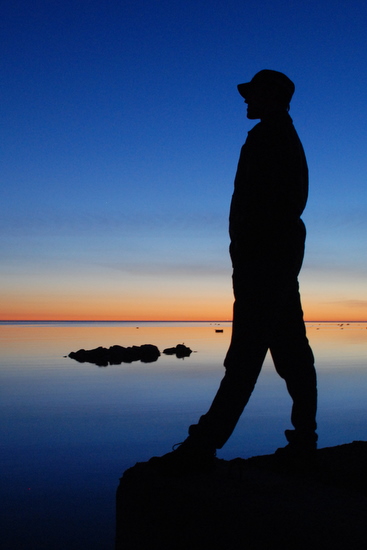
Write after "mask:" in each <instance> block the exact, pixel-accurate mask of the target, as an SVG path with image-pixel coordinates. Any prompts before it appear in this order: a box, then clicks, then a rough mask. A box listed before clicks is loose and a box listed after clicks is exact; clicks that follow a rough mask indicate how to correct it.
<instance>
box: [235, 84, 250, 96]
mask: <svg viewBox="0 0 367 550" xmlns="http://www.w3.org/2000/svg"><path fill="white" fill-rule="evenodd" d="M237 90H238V91H239V93H240V95H241V96H242V97H243V98H245V99H246V97H247V96H248V94H249V90H250V82H245V83H244V84H238V86H237Z"/></svg>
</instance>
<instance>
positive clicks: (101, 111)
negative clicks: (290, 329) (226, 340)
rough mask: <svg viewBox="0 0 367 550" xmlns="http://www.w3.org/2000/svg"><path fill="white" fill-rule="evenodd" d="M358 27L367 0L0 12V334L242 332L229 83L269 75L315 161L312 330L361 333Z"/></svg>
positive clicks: (365, 196)
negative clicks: (174, 324)
mask: <svg viewBox="0 0 367 550" xmlns="http://www.w3.org/2000/svg"><path fill="white" fill-rule="evenodd" d="M366 25H367V3H366V2H364V1H363V0H335V1H333V0H319V1H314V0H308V1H307V2H306V1H303V0H283V1H281V0H263V1H262V2H259V1H258V0H247V1H246V0H241V1H240V0H226V1H225V2H213V1H212V0H185V1H181V0H175V1H172V0H123V1H122V0H33V1H32V2H29V1H28V0H12V1H10V0H3V1H2V2H0V29H1V31H0V39H1V52H2V55H1V59H0V66H1V74H2V86H1V88H2V91H1V96H2V99H1V111H0V112H1V114H0V118H1V133H2V145H1V149H0V151H1V157H2V162H1V170H0V182H1V183H0V254H1V263H0V319H2V320H19V319H23V320H36V319H49V320H52V319H65V320H84V319H96V320H108V319H110V320H144V319H145V320H153V319H165V320H174V319H177V320H189V319H190V320H197V319H203V320H226V319H231V315H232V302H233V297H232V287H231V264H230V259H229V255H228V245H229V237H228V211H229V204H230V199H231V195H232V191H233V179H234V175H235V171H236V166H237V162H238V156H239V151H240V148H241V146H242V144H243V142H244V141H245V139H246V136H247V132H248V131H249V130H250V129H251V128H252V127H253V125H254V121H250V120H248V119H247V118H246V106H245V105H244V103H243V100H242V98H241V97H240V96H239V94H238V92H237V88H236V86H237V84H238V83H240V82H246V81H248V80H250V79H251V78H252V76H253V75H254V74H255V73H256V72H257V71H259V70H261V69H264V68H267V69H275V70H279V71H282V72H284V73H286V74H287V75H288V76H289V77H290V78H291V79H292V80H293V81H294V82H295V85H296V92H295V95H294V98H293V100H292V104H291V111H290V114H291V116H292V118H293V121H294V124H295V127H296V129H297V131H298V134H299V136H300V138H301V141H302V143H303V146H304V149H305V152H306V156H307V160H308V165H309V172H310V195H309V201H308V205H307V209H306V211H305V213H304V216H303V219H304V221H305V223H306V226H307V243H306V256H305V261H304V266H303V269H302V272H301V275H300V285H301V293H302V300H303V308H304V312H305V318H306V320H309V321H311V320H312V321H315V320H320V321H322V320H324V321H325V320H350V321H365V320H367V285H366V275H367V253H366V252H367V192H366V174H367V156H366V151H367V125H366V119H367V101H366V90H367V33H366ZM255 123H256V121H255Z"/></svg>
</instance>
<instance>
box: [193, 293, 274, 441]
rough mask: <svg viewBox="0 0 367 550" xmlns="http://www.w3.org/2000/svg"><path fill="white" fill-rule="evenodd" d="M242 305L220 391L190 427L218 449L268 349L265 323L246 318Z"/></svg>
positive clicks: (236, 310) (237, 306) (244, 402)
mask: <svg viewBox="0 0 367 550" xmlns="http://www.w3.org/2000/svg"><path fill="white" fill-rule="evenodd" d="M241 308H242V304H239V303H238V301H236V302H235V304H234V316H233V328H232V339H231V344H230V347H229V349H228V352H227V355H226V358H225V361H224V366H225V368H226V372H225V375H224V377H223V379H222V381H221V383H220V386H219V389H218V391H217V394H216V396H215V397H214V400H213V402H212V404H211V406H210V408H209V410H208V412H207V413H206V414H204V415H203V416H202V417H201V418H200V420H199V422H198V424H196V425H193V426H190V429H189V433H190V434H191V435H195V436H197V437H200V436H201V437H205V438H206V439H208V440H210V441H211V442H212V443H213V445H214V446H215V448H216V449H221V448H222V447H223V445H224V444H225V443H226V441H227V440H228V439H229V437H230V436H231V434H232V432H233V430H234V429H235V427H236V424H237V422H238V420H239V418H240V416H241V414H242V412H243V410H244V408H245V406H246V405H247V402H248V400H249V399H250V396H251V394H252V391H253V389H254V387H255V384H256V381H257V378H258V376H259V374H260V371H261V367H262V364H263V362H264V359H265V356H266V353H267V350H268V345H267V340H266V337H265V336H264V326H263V325H262V326H261V323H259V322H257V320H256V318H253V319H252V320H251V321H250V322H247V321H244V319H243V313H242V311H241ZM239 310H240V311H239Z"/></svg>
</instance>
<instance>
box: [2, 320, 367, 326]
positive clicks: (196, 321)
mask: <svg viewBox="0 0 367 550" xmlns="http://www.w3.org/2000/svg"><path fill="white" fill-rule="evenodd" d="M231 322H232V321H231V320H230V319H225V320H224V319H220V320H214V321H213V320H208V319H118V320H116V319H0V323H1V324H5V323H12V324H16V323H22V324H24V323H133V324H139V323H160V324H161V323H208V324H212V325H216V324H220V323H231ZM305 323H306V324H311V323H323V324H325V323H329V324H341V323H343V324H365V323H367V320H364V321H363V320H361V321H351V320H348V319H347V320H346V319H339V320H331V321H330V320H322V321H320V320H305Z"/></svg>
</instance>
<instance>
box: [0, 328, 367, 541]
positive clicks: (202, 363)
mask: <svg viewBox="0 0 367 550" xmlns="http://www.w3.org/2000/svg"><path fill="white" fill-rule="evenodd" d="M137 326H138V327H139V328H137ZM216 328H221V329H223V333H216V332H215V329H216ZM230 330H231V329H230V324H229V323H228V324H226V323H221V326H220V327H218V326H216V325H215V324H209V323H181V324H180V323H177V324H175V323H171V324H169V323H155V324H152V323H140V324H138V325H137V324H136V323H33V324H32V323H23V324H19V323H13V324H10V323H0V345H1V358H0V376H1V390H0V391H1V401H0V408H1V432H2V433H1V441H2V446H1V451H0V458H1V478H2V482H1V491H2V495H1V502H2V504H3V507H2V508H3V512H2V525H1V532H2V534H4V533H6V536H5V541H6V542H5V545H4V546H3V547H4V550H13V549H14V550H23V549H24V550H39V549H45V550H58V549H60V550H73V549H78V550H80V549H84V548H85V549H88V550H97V549H98V550H105V549H106V550H109V549H113V544H114V520H115V517H114V507H115V491H116V488H117V485H118V482H119V477H120V476H121V474H122V473H123V471H124V470H125V469H126V468H129V467H130V466H132V465H134V464H135V463H136V462H138V461H139V462H142V461H146V460H148V459H149V458H150V457H151V456H152V455H160V454H163V453H165V452H167V451H169V450H170V449H171V446H172V444H174V443H176V442H179V441H182V440H183V439H184V438H185V437H186V431H187V427H188V425H189V424H191V423H193V422H196V420H197V419H198V417H199V416H200V414H202V413H203V412H205V411H206V410H207V408H208V406H209V404H210V402H211V400H212V398H213V396H214V393H215V391H216V389H217V387H218V384H219V382H220V379H221V377H222V375H223V368H222V366H221V365H222V361H223V358H224V355H225V352H226V349H227V347H228V344H229V339H230ZM308 336H309V339H310V342H311V345H312V347H313V350H314V353H315V356H316V360H317V370H318V380H319V413H318V422H319V437H320V439H319V446H320V447H327V446H332V445H338V444H342V443H348V442H351V441H353V440H358V439H363V440H366V439H367V433H366V428H367V426H366V424H367V368H366V367H367V361H366V358H367V324H366V323H351V324H349V325H347V324H344V325H343V326H340V325H339V324H309V325H308ZM145 343H151V344H155V345H157V346H158V348H159V349H160V350H161V351H162V350H163V349H164V348H166V347H171V346H175V345H176V344H178V343H185V344H186V345H187V346H189V347H190V348H191V349H193V350H195V353H193V354H192V355H191V356H190V357H189V358H186V359H184V360H182V359H177V358H176V357H172V356H165V355H162V356H161V357H160V358H159V359H158V361H157V362H155V363H149V364H143V363H141V362H135V363H131V364H122V365H115V366H109V367H97V366H95V365H92V364H88V363H84V364H79V363H77V362H75V361H73V360H72V359H69V358H67V357H65V356H66V355H67V354H68V353H69V352H70V351H77V350H78V349H80V348H84V349H91V348H94V347H97V346H104V347H109V346H111V345H114V344H119V345H122V346H132V345H141V344H145ZM290 406H291V403H290V398H289V397H288V394H287V392H286V390H285V386H284V382H283V381H282V380H281V379H280V378H279V377H278V376H277V375H276V373H275V371H274V369H273V366H272V362H271V360H270V359H269V358H267V359H266V362H265V365H264V368H263V371H262V373H261V376H260V379H259V381H258V384H257V387H256V389H255V392H254V394H253V396H252V398H251V400H250V403H249V405H248V407H247V408H246V411H245V413H244V414H243V417H242V419H241V421H240V423H239V425H238V426H237V429H236V431H235V433H234V435H233V436H232V438H231V439H230V441H229V442H228V443H227V445H226V446H225V448H224V449H222V450H221V451H219V453H218V456H219V457H221V458H234V457H236V456H242V457H250V456H254V455H258V454H266V453H272V452H274V450H275V449H276V448H277V447H279V446H282V445H284V444H285V440H284V437H283V431H284V429H286V428H289V427H291V426H290V424H289V413H290ZM2 538H3V540H4V535H2Z"/></svg>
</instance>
